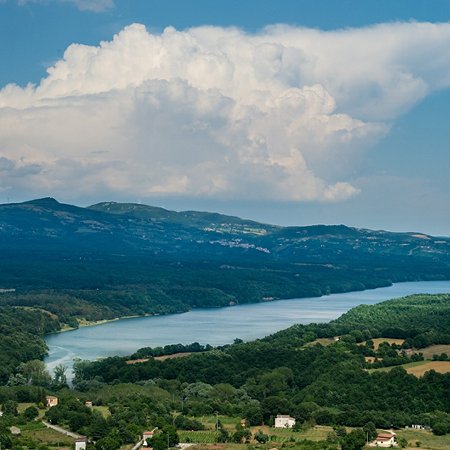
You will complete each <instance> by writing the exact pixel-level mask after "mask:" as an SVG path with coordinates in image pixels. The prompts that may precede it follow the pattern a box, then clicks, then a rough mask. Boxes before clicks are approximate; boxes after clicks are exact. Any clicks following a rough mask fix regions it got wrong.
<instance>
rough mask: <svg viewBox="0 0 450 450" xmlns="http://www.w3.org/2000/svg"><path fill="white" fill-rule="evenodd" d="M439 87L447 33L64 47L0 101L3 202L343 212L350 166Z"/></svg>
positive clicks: (448, 47) (232, 37)
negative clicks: (287, 206)
mask: <svg viewBox="0 0 450 450" xmlns="http://www.w3.org/2000/svg"><path fill="white" fill-rule="evenodd" d="M78 3H79V4H81V2H80V1H78ZM97 3H98V4H100V3H102V4H106V3H109V2H97ZM449 85H450V25H449V24H430V23H394V24H384V25H378V26H374V27H370V28H362V29H349V30H341V31H331V32H324V31H318V30H312V29H304V28H292V27H286V26H281V25H279V26H274V27H269V28H267V29H265V30H263V31H262V32H260V33H258V34H248V33H245V32H243V31H241V30H238V29H234V28H218V27H199V28H192V29H189V30H185V31H177V30H175V29H173V28H167V29H166V30H164V32H162V33H161V34H152V33H150V32H148V31H147V30H146V29H145V27H144V26H143V25H139V24H133V25H130V26H128V27H126V28H125V29H124V30H122V31H121V32H120V33H119V34H117V35H116V36H114V38H113V39H112V40H111V41H108V42H102V43H100V45H98V46H86V45H80V44H73V45H71V46H70V47H68V48H67V50H66V52H65V54H64V57H63V59H61V60H60V61H58V62H57V63H56V64H55V65H54V66H53V67H50V68H49V69H48V76H47V77H45V78H44V79H42V80H41V82H40V83H39V84H38V85H31V84H30V85H28V86H26V87H24V88H21V87H19V86H17V85H14V84H11V85H7V86H5V87H4V88H3V89H2V90H0V175H1V178H0V189H2V190H5V189H17V190H20V191H21V192H22V191H24V190H25V191H26V189H28V188H29V189H33V190H34V192H39V193H44V192H45V193H47V194H54V195H61V196H64V197H65V198H70V197H71V196H78V197H80V196H82V195H85V194H86V195H91V196H92V194H94V193H97V194H98V196H99V197H102V196H103V197H105V198H106V197H108V198H113V197H114V195H115V194H121V195H122V196H124V195H125V196H130V197H132V198H133V197H138V198H149V197H152V196H156V195H157V196H161V195H178V196H179V195H187V196H199V197H212V198H241V199H242V198H247V199H270V200H298V201H304V200H309V201H339V200H344V199H346V198H349V197H351V196H353V195H355V194H357V192H358V190H357V189H356V188H355V187H353V186H352V185H351V183H349V182H348V180H346V179H345V178H346V176H348V173H349V170H350V169H351V168H352V161H353V159H354V157H355V156H356V155H358V154H360V153H361V152H362V151H366V149H367V148H368V147H370V145H371V144H372V143H373V142H374V141H376V140H377V139H380V138H381V137H382V136H384V135H385V134H386V133H387V132H388V129H389V125H390V123H391V122H392V121H393V120H395V118H396V117H398V116H399V115H400V114H402V113H404V112H405V111H407V110H408V109H410V108H411V107H413V106H414V104H416V103H417V102H418V101H420V100H421V99H422V98H424V97H425V96H426V95H428V94H429V93H431V92H433V91H435V90H438V89H443V88H446V87H448V86H449ZM8 171H10V172H11V174H10V175H8V176H5V175H4V174H5V173H9V172H8ZM20 171H22V172H23V176H20V177H19V176H16V175H15V174H16V173H19V172H20ZM31 186H32V188H31ZM31 192H32V191H30V194H31ZM30 196H32V195H30Z"/></svg>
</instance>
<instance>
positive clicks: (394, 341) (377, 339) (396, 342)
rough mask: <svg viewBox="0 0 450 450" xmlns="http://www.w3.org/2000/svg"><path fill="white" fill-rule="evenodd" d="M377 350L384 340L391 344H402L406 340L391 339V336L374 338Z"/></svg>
mask: <svg viewBox="0 0 450 450" xmlns="http://www.w3.org/2000/svg"><path fill="white" fill-rule="evenodd" d="M372 341H373V345H374V348H375V350H378V347H379V346H380V344H381V343H382V342H387V343H388V344H389V345H392V344H397V345H402V344H403V342H405V340H404V339H391V338H376V339H372Z"/></svg>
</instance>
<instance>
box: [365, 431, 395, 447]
mask: <svg viewBox="0 0 450 450" xmlns="http://www.w3.org/2000/svg"><path fill="white" fill-rule="evenodd" d="M369 445H370V446H371V447H385V448H386V447H396V446H397V436H396V434H395V433H391V432H388V431H384V432H383V433H379V434H378V436H377V437H376V439H375V440H374V441H372V442H371V443H370V444H369Z"/></svg>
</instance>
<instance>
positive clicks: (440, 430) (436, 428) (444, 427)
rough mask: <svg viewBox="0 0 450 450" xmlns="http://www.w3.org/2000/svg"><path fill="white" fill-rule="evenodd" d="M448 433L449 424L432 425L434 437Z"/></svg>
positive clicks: (442, 422) (449, 429)
mask: <svg viewBox="0 0 450 450" xmlns="http://www.w3.org/2000/svg"><path fill="white" fill-rule="evenodd" d="M449 431H450V424H449V423H447V422H444V421H440V422H436V423H435V424H434V425H433V434H435V435H436V436H443V435H444V434H447V433H448V432H449Z"/></svg>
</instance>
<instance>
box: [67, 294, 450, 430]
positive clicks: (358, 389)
mask: <svg viewBox="0 0 450 450" xmlns="http://www.w3.org/2000/svg"><path fill="white" fill-rule="evenodd" d="M449 306H450V296H449V295H438V296H428V295H426V296H425V295H419V296H411V297H407V298H404V299H397V300H392V301H388V302H384V303H383V304H381V305H375V306H370V307H366V308H363V309H362V311H363V313H364V314H363V313H361V308H356V312H355V313H353V314H355V315H353V314H352V313H350V314H348V315H344V316H343V317H342V320H341V319H338V320H336V321H333V322H331V323H330V324H311V325H305V326H302V325H296V326H294V327H291V328H289V329H287V330H284V331H281V332H279V333H276V334H274V335H272V336H269V337H267V338H264V339H261V340H257V341H254V342H249V343H242V342H236V343H235V344H232V345H227V346H224V347H221V348H217V349H214V350H210V351H207V352H204V353H196V354H193V355H190V356H189V357H185V358H175V359H169V360H165V361H156V360H154V359H152V358H150V360H149V361H148V362H145V363H141V364H134V365H130V364H127V363H126V360H127V358H121V357H115V358H107V359H104V360H102V361H98V362H85V361H79V362H78V363H77V364H76V365H75V368H74V369H75V386H76V387H77V388H78V389H81V390H87V391H92V390H94V391H95V390H96V389H97V388H99V387H101V386H103V385H104V384H117V383H129V382H134V383H136V382H137V383H143V384H156V385H158V386H160V387H162V388H164V389H168V390H169V391H172V392H173V393H176V394H177V395H178V396H180V398H181V399H182V402H183V409H184V411H185V412H187V413H190V414H192V415H202V414H211V413H212V412H214V411H219V412H220V413H223V414H229V415H236V414H241V415H243V416H245V417H246V418H247V419H248V420H250V421H251V423H254V424H259V423H261V422H262V421H264V422H269V423H270V422H271V421H272V420H273V417H274V416H275V415H276V414H279V413H284V414H287V413H288V414H291V415H293V416H294V417H296V418H297V419H298V420H299V421H301V422H304V421H310V420H313V421H314V422H315V423H319V424H325V425H347V426H363V425H365V424H366V423H367V422H373V423H374V424H375V425H376V426H378V427H380V428H386V427H391V426H394V427H402V426H405V425H411V424H413V423H421V424H424V425H430V426H433V425H434V424H436V423H441V422H445V423H447V421H448V417H449V416H448V414H450V398H449V397H448V395H447V394H448V386H449V383H450V374H448V373H447V374H440V373H436V372H433V371H431V372H429V373H427V374H425V376H424V377H422V378H417V377H415V376H413V375H410V374H408V373H407V372H406V371H405V370H404V369H403V368H401V367H398V368H394V369H392V370H391V371H389V372H374V373H368V372H367V371H366V370H365V367H366V363H365V360H364V350H363V348H364V347H366V348H368V347H367V346H364V345H361V344H358V342H361V341H362V340H363V339H364V340H365V339H371V338H376V337H381V336H382V335H381V333H383V332H384V331H385V330H387V329H389V328H395V329H397V330H403V332H404V333H405V336H406V335H408V336H409V337H410V338H411V339H414V338H415V336H414V333H415V332H417V333H419V334H420V333H422V331H423V330H424V329H425V328H427V329H428V330H429V331H430V332H435V333H445V332H446V331H448V328H446V327H447V325H446V323H447V322H446V319H445V317H444V316H445V315H446V314H447V312H448V308H449ZM418 309H420V314H419V313H417V310H418ZM386 315H388V316H389V319H386V318H385V317H386ZM354 317H357V318H358V322H357V323H354V322H353V321H354V320H356V319H354ZM365 317H367V318H368V320H367V322H364V320H365ZM395 318H396V319H395ZM408 324H410V325H411V328H409V327H408ZM352 327H355V328H354V329H352ZM414 330H415V331H414ZM333 336H339V340H336V342H335V343H334V344H331V345H329V346H322V345H320V344H311V343H313V342H314V341H315V339H317V338H320V337H333ZM383 337H384V336H383ZM306 344H308V345H306ZM386 351H387V349H386ZM148 353H149V352H147V353H145V351H144V352H143V353H139V352H137V354H140V355H144V354H146V355H147V356H150V355H149V354H148ZM448 423H449V424H450V422H448ZM449 430H450V425H449Z"/></svg>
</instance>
